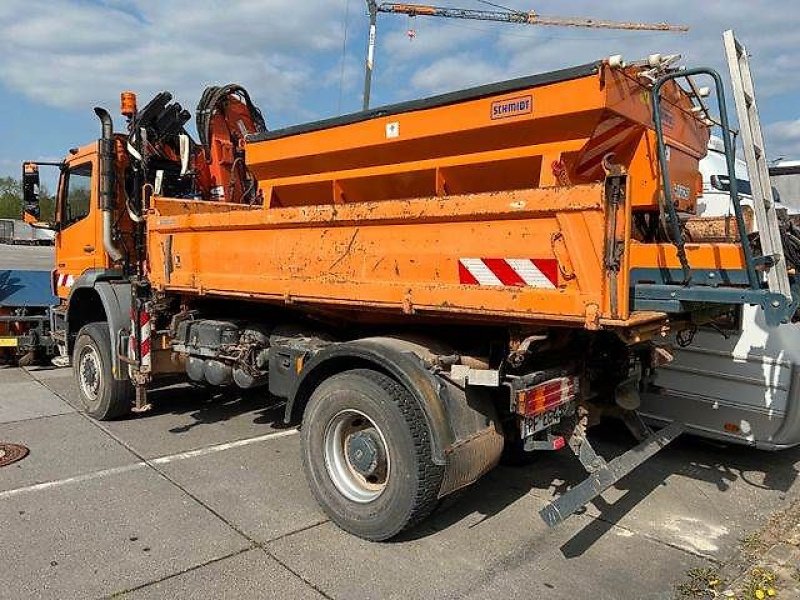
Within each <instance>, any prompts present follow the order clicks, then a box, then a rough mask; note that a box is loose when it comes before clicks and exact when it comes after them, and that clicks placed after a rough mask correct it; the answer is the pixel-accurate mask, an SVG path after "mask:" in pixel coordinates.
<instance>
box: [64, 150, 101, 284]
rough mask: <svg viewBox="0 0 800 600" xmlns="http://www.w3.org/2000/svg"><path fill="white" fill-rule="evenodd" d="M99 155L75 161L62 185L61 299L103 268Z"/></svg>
mask: <svg viewBox="0 0 800 600" xmlns="http://www.w3.org/2000/svg"><path fill="white" fill-rule="evenodd" d="M98 179H99V177H98V170H97V158H96V154H92V155H88V156H86V157H83V158H81V157H76V158H74V159H72V160H70V163H69V167H68V168H67V169H65V170H64V171H63V172H62V175H61V181H60V183H59V200H58V215H57V218H58V224H59V232H58V235H57V236H56V271H57V272H56V277H55V283H56V293H57V295H58V296H59V297H61V298H66V297H67V296H68V295H69V290H70V288H71V287H72V285H73V284H74V282H75V280H76V279H78V277H80V276H81V275H82V274H83V273H84V272H86V271H88V270H89V269H96V268H100V267H103V266H104V261H103V260H102V256H103V255H102V238H101V237H100V227H101V226H102V222H101V218H100V208H99V199H98Z"/></svg>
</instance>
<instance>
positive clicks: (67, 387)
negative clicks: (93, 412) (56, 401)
mask: <svg viewBox="0 0 800 600" xmlns="http://www.w3.org/2000/svg"><path fill="white" fill-rule="evenodd" d="M27 376H28V377H30V378H33V379H34V380H35V381H38V382H39V383H40V384H41V385H43V386H44V387H45V388H47V389H48V390H50V391H51V392H52V393H53V394H55V395H56V396H58V397H59V398H60V399H61V400H62V402H66V403H67V404H69V406H71V407H72V408H74V409H76V410H81V408H82V407H81V405H80V403H79V402H78V385H77V383H76V382H75V378H74V377H73V376H72V369H68V368H64V369H53V370H46V371H35V370H28V372H27Z"/></svg>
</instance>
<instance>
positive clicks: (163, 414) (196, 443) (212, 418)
mask: <svg viewBox="0 0 800 600" xmlns="http://www.w3.org/2000/svg"><path fill="white" fill-rule="evenodd" d="M149 398H150V400H151V401H152V402H153V404H154V409H153V411H152V412H150V413H147V414H144V415H141V416H138V417H135V416H133V417H130V418H127V419H122V420H119V421H112V422H109V423H106V424H105V426H106V427H107V428H108V429H109V431H111V432H113V433H114V435H117V436H119V437H120V438H122V439H124V440H125V441H126V443H128V444H130V445H131V447H133V448H135V449H136V451H137V452H139V453H140V454H141V455H142V456H145V457H147V458H152V457H156V456H164V455H167V454H176V453H179V452H185V451H187V450H192V449H194V448H199V447H202V446H207V445H211V444H219V443H224V442H229V441H232V440H239V439H246V438H250V437H256V436H259V435H264V434H266V433H269V432H270V431H279V430H283V429H285V427H283V423H282V421H281V419H282V418H283V410H282V409H278V408H275V403H274V402H273V401H272V400H270V399H269V398H268V397H267V394H266V393H264V394H263V395H258V394H249V395H246V396H243V397H242V396H237V395H223V396H220V395H209V393H208V392H207V391H206V390H203V389H198V388H194V387H191V386H175V387H172V388H168V389H163V390H154V391H152V392H150V394H149Z"/></svg>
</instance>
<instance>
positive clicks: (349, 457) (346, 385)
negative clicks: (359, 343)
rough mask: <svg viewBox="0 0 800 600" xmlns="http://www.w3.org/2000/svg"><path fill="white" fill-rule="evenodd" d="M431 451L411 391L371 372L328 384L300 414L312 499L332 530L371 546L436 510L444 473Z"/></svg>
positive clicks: (361, 371) (336, 378)
mask: <svg viewBox="0 0 800 600" xmlns="http://www.w3.org/2000/svg"><path fill="white" fill-rule="evenodd" d="M430 444H431V441H430V432H429V430H428V425H427V423H426V421H425V416H424V415H423V413H422V410H421V409H420V407H419V406H418V405H417V403H416V402H415V400H414V399H413V397H412V396H411V394H410V393H409V392H408V390H406V389H405V388H404V387H403V386H402V385H400V384H399V383H397V382H396V381H395V380H393V379H391V378H389V377H387V376H386V375H383V374H382V373H378V372H375V371H370V370H367V369H357V370H353V371H346V372H344V373H340V374H338V375H334V376H333V377H331V378H330V379H327V380H325V381H324V382H323V383H322V384H320V386H319V387H318V388H317V389H316V390H315V391H314V393H313V394H312V395H311V398H310V399H309V402H308V405H307V407H306V409H305V413H304V414H303V425H302V446H303V449H302V454H303V467H304V469H305V472H306V477H307V479H308V482H309V486H310V487H311V491H312V492H313V494H314V496H315V497H316V499H317V502H319V504H320V505H321V506H322V508H323V510H324V511H325V512H326V513H327V515H328V516H329V517H330V518H331V520H332V521H333V522H334V523H336V524H337V525H338V526H339V527H341V528H342V529H344V530H345V531H348V532H350V533H352V534H354V535H357V536H359V537H362V538H364V539H367V540H372V541H383V540H387V539H389V538H391V537H393V536H395V535H397V534H398V533H400V532H401V531H402V530H403V529H406V528H408V527H411V526H413V525H415V524H416V523H418V522H419V521H421V520H422V519H424V518H425V517H427V516H428V515H429V514H430V512H431V511H432V510H433V508H434V507H435V506H436V503H437V498H438V492H439V489H440V487H441V483H442V478H443V476H444V467H443V466H440V465H436V464H434V463H433V461H432V460H431V446H430Z"/></svg>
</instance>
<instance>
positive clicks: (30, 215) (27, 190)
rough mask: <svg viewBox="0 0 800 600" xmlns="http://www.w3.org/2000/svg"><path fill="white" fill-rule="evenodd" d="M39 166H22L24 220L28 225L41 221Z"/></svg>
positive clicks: (24, 164) (27, 164)
mask: <svg viewBox="0 0 800 600" xmlns="http://www.w3.org/2000/svg"><path fill="white" fill-rule="evenodd" d="M40 216H41V213H40V212H39V166H38V165H37V164H36V163H23V164H22V218H23V220H24V221H25V222H26V223H36V222H38V221H39V217H40Z"/></svg>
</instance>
